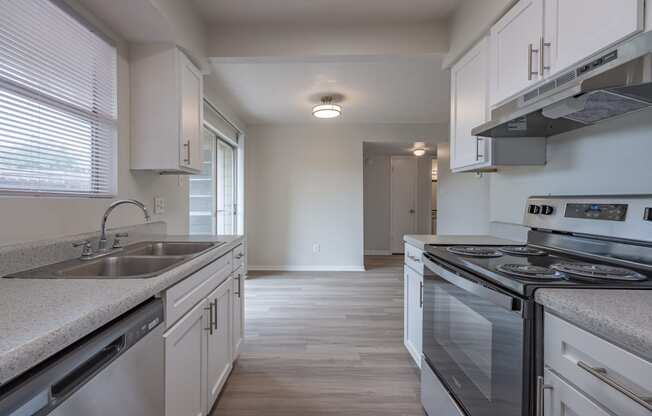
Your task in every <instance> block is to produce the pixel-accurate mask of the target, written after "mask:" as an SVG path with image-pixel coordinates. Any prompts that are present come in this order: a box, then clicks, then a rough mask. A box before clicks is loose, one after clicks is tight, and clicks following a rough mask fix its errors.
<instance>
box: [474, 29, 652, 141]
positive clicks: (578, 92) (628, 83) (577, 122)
mask: <svg viewBox="0 0 652 416" xmlns="http://www.w3.org/2000/svg"><path fill="white" fill-rule="evenodd" d="M650 106H652V32H648V33H643V34H640V35H638V36H636V37H634V38H632V39H630V40H627V41H625V42H623V43H621V44H620V45H617V46H615V47H613V48H611V49H609V50H608V51H607V52H603V53H599V54H596V55H594V56H592V57H591V58H589V59H587V60H586V61H585V62H583V63H582V64H580V65H578V66H576V67H574V68H572V69H570V70H568V71H564V72H562V73H561V74H559V75H558V76H557V77H555V78H554V79H553V80H547V81H544V82H542V83H541V84H539V85H538V86H536V87H533V88H531V89H530V90H527V91H526V92H525V93H524V94H522V95H520V96H519V97H517V98H515V99H513V100H511V101H508V102H506V103H504V104H502V105H499V106H498V107H496V108H495V109H494V110H493V111H492V112H491V121H489V122H487V123H485V124H483V125H481V126H478V127H476V128H474V129H473V130H472V134H473V135H474V136H480V137H548V136H554V135H556V134H560V133H564V132H567V131H570V130H575V129H579V128H582V127H585V126H589V125H592V124H595V123H598V122H600V121H602V120H606V119H609V118H612V117H616V116H620V115H623V114H627V113H631V112H633V111H638V110H642V109H644V108H647V107H650Z"/></svg>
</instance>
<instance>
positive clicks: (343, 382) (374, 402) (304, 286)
mask: <svg viewBox="0 0 652 416" xmlns="http://www.w3.org/2000/svg"><path fill="white" fill-rule="evenodd" d="M366 261H367V268H368V271H366V272H360V273H334V272H309V273H305V272H265V273H261V272H258V273H256V274H253V273H252V275H251V276H249V278H248V279H247V280H246V282H245V285H246V289H245V293H246V337H245V344H244V347H243V350H242V353H241V355H240V359H239V360H238V362H237V363H236V365H235V368H234V369H233V372H232V374H231V377H230V379H229V381H228V383H227V385H226V386H225V388H224V390H223V392H222V395H221V397H220V399H219V401H218V403H217V404H216V405H215V407H214V408H213V411H212V413H211V416H257V415H267V416H281V415H283V416H311V415H315V416H321V415H323V416H336V415H337V416H390V415H391V416H413V415H414V416H417V415H418V416H422V415H423V412H422V410H421V405H420V400H419V375H418V374H419V373H418V371H417V368H416V367H415V366H414V364H413V363H412V361H411V359H410V357H409V356H408V353H407V351H406V350H405V348H404V346H403V271H402V270H403V258H402V257H401V256H388V257H369V258H367V259H366Z"/></svg>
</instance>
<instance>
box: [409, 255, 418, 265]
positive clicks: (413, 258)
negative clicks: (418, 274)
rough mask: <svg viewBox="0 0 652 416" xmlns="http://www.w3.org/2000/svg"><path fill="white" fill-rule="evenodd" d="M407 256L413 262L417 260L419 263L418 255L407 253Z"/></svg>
mask: <svg viewBox="0 0 652 416" xmlns="http://www.w3.org/2000/svg"><path fill="white" fill-rule="evenodd" d="M407 256H408V259H410V260H412V261H414V262H417V263H421V259H419V258H418V257H413V256H410V255H409V254H408V255H407Z"/></svg>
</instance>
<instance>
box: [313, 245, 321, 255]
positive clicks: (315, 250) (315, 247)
mask: <svg viewBox="0 0 652 416" xmlns="http://www.w3.org/2000/svg"><path fill="white" fill-rule="evenodd" d="M319 250H321V247H319V244H318V243H315V244H313V245H312V252H313V253H319Z"/></svg>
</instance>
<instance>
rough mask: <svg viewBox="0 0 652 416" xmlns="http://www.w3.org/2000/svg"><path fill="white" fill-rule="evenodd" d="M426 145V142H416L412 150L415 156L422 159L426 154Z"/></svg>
mask: <svg viewBox="0 0 652 416" xmlns="http://www.w3.org/2000/svg"><path fill="white" fill-rule="evenodd" d="M426 150H428V149H427V148H426V144H425V143H424V142H416V143H414V147H413V148H412V153H414V156H418V157H421V156H423V155H425V154H426Z"/></svg>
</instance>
